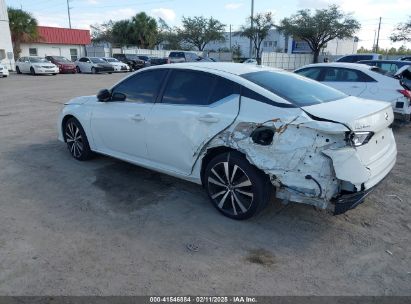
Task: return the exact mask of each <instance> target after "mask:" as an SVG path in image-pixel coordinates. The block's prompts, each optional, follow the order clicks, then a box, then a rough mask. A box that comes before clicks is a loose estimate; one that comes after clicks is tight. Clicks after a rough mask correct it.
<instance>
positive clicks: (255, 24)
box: [236, 13, 274, 64]
mask: <svg viewBox="0 0 411 304" xmlns="http://www.w3.org/2000/svg"><path fill="white" fill-rule="evenodd" d="M273 26H274V22H273V17H272V14H271V13H265V14H257V15H256V16H255V17H252V16H250V17H249V18H248V19H247V25H243V26H242V27H241V30H240V32H239V33H237V34H236V35H240V36H243V37H247V38H249V39H251V41H252V42H253V45H254V49H255V55H256V59H257V62H258V64H261V51H260V50H261V43H262V42H263V40H264V39H265V38H266V37H267V36H268V33H269V31H270V29H271V28H272V27H273Z"/></svg>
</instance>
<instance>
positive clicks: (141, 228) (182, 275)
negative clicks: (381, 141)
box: [0, 74, 411, 295]
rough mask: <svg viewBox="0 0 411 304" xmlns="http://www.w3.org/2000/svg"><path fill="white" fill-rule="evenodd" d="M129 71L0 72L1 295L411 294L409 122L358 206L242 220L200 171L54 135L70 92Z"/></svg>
mask: <svg viewBox="0 0 411 304" xmlns="http://www.w3.org/2000/svg"><path fill="white" fill-rule="evenodd" d="M123 76H124V75H119V74H113V75H57V76H54V77H53V76H34V77H33V76H28V75H11V76H10V77H9V78H7V79H0V194H1V195H0V295H158V294H168V295H183V294H192V295H198V294H202V295H227V294H231V295H233V294H240V295H244V294H247V295H411V288H410V286H411V263H410V260H411V259H410V257H411V240H410V235H411V233H410V232H411V222H410V214H411V213H410V210H411V207H410V199H409V196H410V193H411V190H410V185H411V178H410V175H408V173H409V172H411V141H410V138H411V127H410V125H404V126H401V127H399V128H396V129H395V136H396V139H397V145H398V160H397V165H396V166H395V168H394V169H393V171H392V173H391V174H390V175H389V177H388V178H387V179H386V180H385V181H384V182H383V183H382V184H381V185H380V186H379V187H378V188H377V189H376V190H375V191H374V192H373V194H372V195H371V196H370V197H369V198H368V199H367V201H366V202H365V203H364V204H362V205H360V206H359V207H358V208H356V209H355V210H351V211H350V212H348V213H346V214H344V215H341V216H336V217H333V216H330V215H329V214H327V213H326V212H323V211H319V210H316V209H314V208H313V207H310V206H304V205H297V204H290V205H288V206H286V207H282V206H281V205H280V204H279V203H278V202H273V204H272V205H271V206H270V207H269V208H268V209H267V210H266V211H265V212H264V213H262V214H261V215H259V216H257V217H255V218H253V219H251V220H248V221H241V222H240V221H233V220H230V219H228V218H225V217H223V216H221V215H220V214H219V213H218V212H217V211H216V210H215V209H214V208H213V207H212V205H211V203H210V202H209V201H208V199H207V197H206V195H205V194H204V192H203V191H202V189H201V187H200V186H198V185H195V184H191V183H188V182H185V181H181V180H178V179H175V178H172V177H169V176H166V175H163V174H159V173H155V172H152V171H149V170H146V169H143V168H140V167H137V166H133V165H130V164H127V163H124V162H121V161H117V160H114V159H112V158H109V157H103V156H98V157H96V158H95V159H93V160H91V161H89V162H78V161H75V160H73V159H72V158H71V157H70V155H69V153H68V151H67V149H66V147H65V145H64V144H62V143H60V142H58V141H57V139H56V136H57V135H56V119H57V114H58V112H59V111H60V109H61V107H62V104H63V103H64V102H65V101H67V100H68V99H70V98H72V97H75V96H79V95H90V94H94V93H96V92H97V90H98V89H101V88H105V87H109V86H110V85H111V84H113V83H114V82H116V81H118V80H119V79H121V78H122V77H123Z"/></svg>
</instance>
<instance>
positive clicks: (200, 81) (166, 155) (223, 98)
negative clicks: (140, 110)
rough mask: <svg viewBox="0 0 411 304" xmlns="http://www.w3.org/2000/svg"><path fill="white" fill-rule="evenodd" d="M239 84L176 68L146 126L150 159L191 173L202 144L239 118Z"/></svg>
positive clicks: (165, 168)
mask: <svg viewBox="0 0 411 304" xmlns="http://www.w3.org/2000/svg"><path fill="white" fill-rule="evenodd" d="M239 93H240V90H239V86H238V85H237V84H235V83H233V82H231V81H229V80H226V79H225V78H222V77H219V76H215V75H212V74H209V73H205V72H200V71H193V70H182V69H173V70H172V72H171V73H170V75H169V77H168V81H167V84H166V86H165V88H164V90H163V94H162V96H161V97H160V98H159V100H158V102H157V103H156V104H155V105H154V107H153V109H152V111H151V114H150V116H149V121H148V128H147V149H148V155H149V157H150V160H151V161H153V162H155V163H156V164H157V165H158V166H159V167H160V168H162V169H164V170H168V171H173V172H177V173H179V174H184V175H189V174H190V173H191V169H192V167H193V165H194V163H195V161H196V159H197V157H198V153H199V152H200V150H201V148H202V147H203V146H204V145H205V144H206V143H207V142H208V141H209V140H211V139H212V138H213V137H214V136H215V135H216V134H218V133H219V132H221V131H222V130H224V129H225V128H226V127H228V126H229V125H230V124H231V123H232V122H233V121H234V120H235V118H236V116H237V113H238V109H239V100H240V94H239Z"/></svg>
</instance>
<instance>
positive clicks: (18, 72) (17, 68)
mask: <svg viewBox="0 0 411 304" xmlns="http://www.w3.org/2000/svg"><path fill="white" fill-rule="evenodd" d="M16 73H17V74H21V71H20V68H19V67H18V66H16Z"/></svg>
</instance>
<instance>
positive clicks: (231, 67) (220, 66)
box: [151, 61, 284, 75]
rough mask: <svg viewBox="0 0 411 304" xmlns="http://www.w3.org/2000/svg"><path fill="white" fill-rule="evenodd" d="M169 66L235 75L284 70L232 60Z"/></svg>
mask: <svg viewBox="0 0 411 304" xmlns="http://www.w3.org/2000/svg"><path fill="white" fill-rule="evenodd" d="M166 67H167V68H174V69H184V68H186V69H195V70H204V71H216V72H225V73H230V74H234V75H242V74H247V73H252V72H261V71H278V72H283V71H284V70H281V69H276V68H271V67H266V66H259V65H247V64H241V63H232V62H211V61H210V62H185V63H173V64H169V65H167V66H166ZM151 68H164V66H162V65H159V66H154V67H151Z"/></svg>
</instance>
